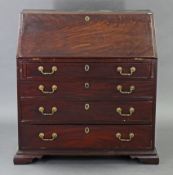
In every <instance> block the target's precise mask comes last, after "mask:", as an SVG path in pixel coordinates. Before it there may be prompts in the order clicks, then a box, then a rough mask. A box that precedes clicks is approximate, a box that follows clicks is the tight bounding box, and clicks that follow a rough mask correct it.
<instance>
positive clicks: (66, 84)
mask: <svg viewBox="0 0 173 175" xmlns="http://www.w3.org/2000/svg"><path fill="white" fill-rule="evenodd" d="M85 83H89V88H87V89H86V88H85ZM153 84H154V82H153V81H131V80H128V81H124V80H122V79H121V80H117V79H116V80H106V79H102V80H93V79H92V78H90V77H88V78H87V79H80V80H76V79H73V80H72V81H66V80H64V81H63V80H62V81H25V82H21V83H20V88H21V89H20V92H21V97H22V98H25V97H40V96H44V97H56V98H58V99H67V100H69V99H71V100H85V101H87V100H98V99H104V100H111V99H112V100H115V99H116V98H143V99H152V97H153V92H154V86H153ZM40 85H43V86H44V90H45V91H52V86H53V85H56V86H57V90H56V91H55V92H54V93H52V94H44V93H43V92H42V91H40V90H39V89H38V87H39V86H40ZM118 85H121V86H122V91H123V92H124V91H125V92H129V91H130V87H131V86H134V87H135V89H134V90H132V93H130V94H123V93H121V92H120V91H119V90H117V86H118Z"/></svg>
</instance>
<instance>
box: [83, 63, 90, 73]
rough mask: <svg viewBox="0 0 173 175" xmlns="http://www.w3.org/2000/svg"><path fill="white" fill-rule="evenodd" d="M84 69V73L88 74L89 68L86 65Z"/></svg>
mask: <svg viewBox="0 0 173 175" xmlns="http://www.w3.org/2000/svg"><path fill="white" fill-rule="evenodd" d="M84 69H85V72H88V71H89V69H90V66H89V65H88V64H86V65H85V68H84Z"/></svg>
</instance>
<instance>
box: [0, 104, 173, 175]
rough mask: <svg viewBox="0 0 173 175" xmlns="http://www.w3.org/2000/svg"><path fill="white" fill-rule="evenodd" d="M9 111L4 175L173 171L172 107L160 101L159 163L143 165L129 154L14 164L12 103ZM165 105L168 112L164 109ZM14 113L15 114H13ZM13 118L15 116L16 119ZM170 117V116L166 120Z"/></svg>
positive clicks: (0, 129) (1, 156) (2, 149)
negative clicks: (124, 156) (126, 155)
mask: <svg viewBox="0 0 173 175" xmlns="http://www.w3.org/2000/svg"><path fill="white" fill-rule="evenodd" d="M11 109H13V110H11V111H9V112H8V114H9V115H5V111H7V110H6V109H5V108H3V110H4V111H3V112H4V116H3V118H5V120H4V121H1V122H0V138H1V140H0V142H1V144H0V174H1V175H20V173H21V172H23V173H24V174H25V175H30V174H32V175H47V174H52V175H54V174H56V175H61V174H63V175H66V174H68V175H73V174H75V175H76V173H78V174H80V175H85V174H87V175H88V174H90V175H91V174H94V175H97V174H99V175H102V174H103V175H107V174H109V175H111V174H114V175H115V174H119V175H121V174H128V175H130V174H133V175H135V174H137V175H143V174H145V175H146V174H152V175H154V174H157V175H159V174H160V175H162V174H164V175H168V174H169V175H170V173H171V172H172V171H173V140H172V134H173V124H172V123H173V120H172V118H171V116H172V113H171V111H170V112H169V111H168V107H167V106H166V105H161V104H159V105H158V110H157V127H156V131H157V132H156V133H157V134H156V135H157V137H156V145H157V149H158V152H159V156H160V164H159V165H143V164H139V163H138V162H136V161H134V160H130V159H128V158H121V157H118V158H113V159H103V158H100V159H98V158H93V159H83V158H80V159H73V158H72V159H64V158H45V159H43V160H40V161H36V162H34V163H33V164H29V165H13V162H12V160H13V156H14V154H15V152H16V149H17V125H16V122H17V121H16V120H15V118H16V108H12V107H11ZM159 109H164V110H165V111H167V112H166V115H165V112H164V111H163V110H159ZM12 116H13V117H12ZM12 118H13V119H12ZM165 119H166V120H165Z"/></svg>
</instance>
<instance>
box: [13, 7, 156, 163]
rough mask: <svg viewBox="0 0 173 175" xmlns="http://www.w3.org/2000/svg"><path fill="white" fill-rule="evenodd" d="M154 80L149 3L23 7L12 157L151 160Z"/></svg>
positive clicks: (24, 159) (16, 160)
mask: <svg viewBox="0 0 173 175" xmlns="http://www.w3.org/2000/svg"><path fill="white" fill-rule="evenodd" d="M40 66H41V68H40ZM156 81H157V54H156V47H155V34H154V25H153V15H152V13H151V12H150V11H131V12H129V11H126V12H57V11H44V10H43V11H37V10H34V11H28V10H26V11H23V12H22V14H21V28H20V35H19V42H18V51H17V85H18V88H17V93H18V137H19V150H18V152H17V153H16V155H15V157H14V164H26V163H31V162H33V160H35V159H41V158H42V157H43V156H47V155H51V156H117V155H121V156H129V157H131V158H132V159H137V160H139V161H140V162H142V163H146V164H158V163H159V158H158V155H157V152H156V150H155V111H156ZM40 85H42V87H43V86H44V87H43V88H41V89H42V90H40V88H39V86H40ZM53 85H56V89H55V90H54V88H53ZM120 86H121V87H120ZM54 87H55V86H54Z"/></svg>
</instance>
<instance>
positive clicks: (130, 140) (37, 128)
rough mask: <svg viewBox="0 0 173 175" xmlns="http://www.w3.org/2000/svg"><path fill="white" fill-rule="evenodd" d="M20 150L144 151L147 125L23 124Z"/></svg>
mask: <svg viewBox="0 0 173 175" xmlns="http://www.w3.org/2000/svg"><path fill="white" fill-rule="evenodd" d="M20 141H21V142H20V143H21V145H20V148H21V149H23V150H24V149H37V150H38V149H41V150H46V149H51V150H52V149H55V150H56V149H59V150H66V149H67V150H75V149H78V150H80V149H82V150H85V149H90V150H98V149H100V150H124V149H125V150H146V149H152V148H153V140H152V126H150V125H141V126H139V125H130V126H128V125H127V126H124V125H109V126H108V125H86V126H85V125H81V126H80V125H22V126H21V140H20Z"/></svg>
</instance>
